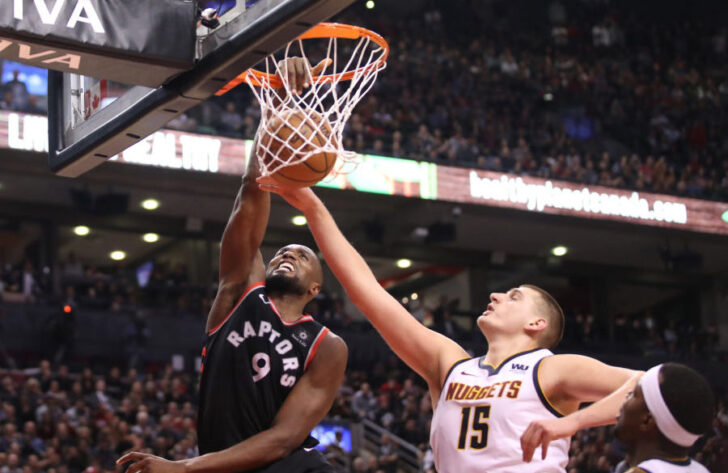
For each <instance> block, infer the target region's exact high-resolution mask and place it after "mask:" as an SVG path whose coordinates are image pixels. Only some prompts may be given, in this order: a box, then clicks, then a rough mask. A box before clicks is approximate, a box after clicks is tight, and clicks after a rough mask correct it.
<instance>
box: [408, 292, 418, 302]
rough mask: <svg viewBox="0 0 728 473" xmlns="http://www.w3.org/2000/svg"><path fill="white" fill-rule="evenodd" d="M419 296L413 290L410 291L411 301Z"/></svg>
mask: <svg viewBox="0 0 728 473" xmlns="http://www.w3.org/2000/svg"><path fill="white" fill-rule="evenodd" d="M419 297H420V295H419V294H417V293H416V292H413V293H412V294H411V295H410V299H412V300H413V301H416V300H417V299H418V298H419Z"/></svg>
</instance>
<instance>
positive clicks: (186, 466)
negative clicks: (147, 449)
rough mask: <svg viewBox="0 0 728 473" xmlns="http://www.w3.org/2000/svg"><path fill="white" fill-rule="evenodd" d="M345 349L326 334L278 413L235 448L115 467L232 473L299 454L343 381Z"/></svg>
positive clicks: (130, 457) (138, 458) (135, 456)
mask: <svg viewBox="0 0 728 473" xmlns="http://www.w3.org/2000/svg"><path fill="white" fill-rule="evenodd" d="M347 356H348V355H347V348H346V343H344V341H343V340H342V339H341V338H339V337H337V336H336V335H333V334H332V333H328V334H327V335H326V337H325V338H324V340H323V341H322V342H321V345H320V346H319V348H318V352H317V353H316V356H315V357H314V359H313V361H312V362H311V364H310V365H309V367H308V369H307V370H306V373H305V374H304V375H303V376H302V377H301V379H300V380H299V381H298V382H297V383H296V386H295V387H294V388H293V390H292V391H291V393H290V394H289V395H288V397H287V398H286V400H285V402H284V403H283V405H282V406H281V408H280V409H279V410H278V414H277V415H276V417H275V419H274V420H273V425H271V427H270V428H269V429H267V430H264V431H262V432H260V433H258V434H256V435H254V436H252V437H250V438H249V439H247V440H244V441H243V442H240V443H239V444H237V445H233V446H232V447H230V448H228V449H225V450H221V451H219V452H214V453H208V454H206V455H202V456H200V457H195V458H191V459H188V460H181V461H175V462H173V461H169V460H165V459H164V458H160V457H156V456H154V455H151V454H147V453H140V452H132V453H128V454H126V455H124V456H123V457H121V458H120V459H119V460H117V464H120V465H121V464H124V463H128V462H133V463H132V465H131V466H130V467H129V469H128V470H127V473H142V472H143V473H198V472H199V473H237V472H240V471H248V470H253V469H257V468H260V467H263V466H265V465H269V464H270V463H273V462H275V461H277V460H280V459H282V458H285V457H287V456H288V455H290V454H291V453H292V452H293V451H294V450H296V449H297V448H299V447H300V446H301V445H302V444H303V442H304V441H305V440H306V437H307V436H308V434H309V432H311V430H312V429H313V428H314V427H315V426H316V425H317V424H318V423H319V422H321V419H323V418H324V416H325V415H326V413H327V412H328V411H329V409H331V405H332V404H333V402H334V398H335V397H336V393H337V391H338V389H339V386H340V385H341V382H342V381H343V379H344V371H345V369H346V360H347Z"/></svg>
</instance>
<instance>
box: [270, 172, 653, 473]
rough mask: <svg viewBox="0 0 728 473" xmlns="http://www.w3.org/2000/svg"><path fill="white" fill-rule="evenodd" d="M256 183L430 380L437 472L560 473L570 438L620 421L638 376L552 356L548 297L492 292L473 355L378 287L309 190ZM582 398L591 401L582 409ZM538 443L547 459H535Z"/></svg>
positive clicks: (554, 328) (554, 306) (556, 333)
mask: <svg viewBox="0 0 728 473" xmlns="http://www.w3.org/2000/svg"><path fill="white" fill-rule="evenodd" d="M259 182H260V183H261V188H262V189H265V190H269V191H271V192H276V193H278V194H280V195H281V196H282V197H283V198H284V199H286V200H287V201H288V202H289V203H290V204H291V205H293V206H294V207H296V208H298V209H299V210H301V211H302V212H303V213H304V215H305V216H306V219H307V221H308V224H309V228H310V229H311V232H312V233H313V235H314V238H315V239H316V242H317V243H318V246H319V248H320V250H321V251H322V253H323V255H324V258H325V259H326V261H327V263H328V264H329V267H330V268H331V270H332V271H333V272H334V274H335V275H336V277H337V278H338V279H339V281H340V282H341V284H342V285H343V286H344V288H345V289H346V292H347V293H348V295H349V297H350V298H351V300H352V301H353V302H354V304H356V306H357V307H358V308H359V310H361V311H362V312H363V313H364V315H365V316H366V317H367V319H369V321H370V322H371V323H372V324H373V325H374V327H375V328H376V329H377V330H378V331H379V333H380V334H381V335H382V337H383V338H384V339H385V340H386V341H387V343H388V344H389V346H390V347H391V348H392V349H393V350H394V351H395V353H397V355H398V356H399V357H400V358H401V359H402V360H403V361H404V362H405V363H407V365H409V367H410V368H412V369H413V370H414V371H416V372H417V373H418V374H419V375H420V376H422V377H423V378H424V379H425V380H426V381H427V384H428V386H429V389H430V396H431V397H432V404H433V407H434V409H435V413H434V417H433V422H432V429H431V437H430V441H431V444H432V446H433V452H434V457H435V465H436V468H437V471H438V472H439V473H470V472H473V473H475V472H486V471H487V472H488V473H514V472H515V473H531V472H532V473H543V472H564V471H565V467H566V463H567V455H568V445H569V440H568V437H570V436H571V435H572V434H573V433H574V432H576V431H577V430H579V429H583V428H586V427H593V426H597V425H606V424H611V423H614V422H615V421H616V418H617V413H618V411H619V407H620V406H621V405H622V403H623V402H624V399H625V397H626V396H627V394H628V393H629V392H630V391H631V390H632V388H633V387H634V385H635V383H636V382H637V379H638V378H639V376H640V374H641V373H640V372H635V371H631V370H627V369H623V368H617V367H612V366H608V365H605V364H603V363H601V362H599V361H597V360H595V359H592V358H588V357H584V356H577V355H552V353H551V352H550V351H549V350H548V349H549V348H552V347H554V346H555V345H556V344H557V343H558V342H559V340H560V339H561V336H562V333H563V326H564V320H563V318H564V316H563V312H562V311H561V308H560V307H559V305H558V303H557V302H556V301H555V300H554V299H553V298H552V297H551V296H550V295H549V294H548V293H547V292H545V291H543V290H541V289H539V288H537V287H535V286H527V285H524V286H520V287H517V288H513V289H511V290H509V291H508V292H507V293H493V294H491V296H490V298H491V303H490V304H488V308H487V310H486V311H485V312H483V314H482V315H481V316H480V317H479V318H478V321H477V324H478V328H479V329H480V331H481V332H482V333H483V334H484V335H485V337H486V339H487V341H488V352H487V353H486V354H485V355H484V356H481V357H478V358H472V359H470V357H469V355H468V353H467V352H466V351H465V350H464V349H463V348H462V347H461V346H460V345H458V344H457V343H455V342H454V341H452V340H450V339H449V338H447V337H445V336H443V335H441V334H439V333H437V332H434V331H432V330H429V329H428V328H427V327H425V326H423V325H422V324H420V323H419V322H418V321H417V320H416V319H415V318H414V317H413V316H411V315H410V314H409V313H408V312H407V311H406V310H405V309H404V308H403V307H402V306H401V305H400V304H399V302H398V301H397V300H396V299H394V298H393V297H392V296H390V295H389V293H387V291H386V290H384V289H383V288H382V287H381V285H380V284H379V283H378V282H377V280H376V278H375V277H374V275H373V274H372V272H371V270H370V269H369V267H368V266H367V264H366V262H365V261H364V259H363V258H362V257H361V255H359V254H358V253H357V252H356V250H355V249H354V248H353V247H352V246H351V245H350V244H349V242H348V241H347V240H346V238H345V237H344V236H343V235H342V234H341V231H340V230H339V229H338V227H337V226H336V223H335V222H334V220H333V218H332V217H331V215H330V214H329V212H328V210H326V207H325V206H324V205H323V203H322V202H321V201H320V200H319V199H318V198H317V197H316V196H315V195H314V193H313V192H312V191H311V189H298V190H295V189H287V188H282V187H280V186H278V185H277V184H275V182H273V181H272V180H270V179H260V180H259ZM463 360H465V361H463ZM458 362H461V363H459V364H457V365H456V363H458ZM453 366H454V368H453ZM582 402H593V403H594V404H592V405H591V406H589V407H587V408H585V409H582V410H579V404H581V403H582ZM539 446H540V447H541V455H538V456H537V458H536V459H533V456H534V452H535V450H536V449H537V447H539ZM547 453H548V456H547ZM532 460H533V461H532Z"/></svg>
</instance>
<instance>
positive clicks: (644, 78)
mask: <svg viewBox="0 0 728 473" xmlns="http://www.w3.org/2000/svg"><path fill="white" fill-rule="evenodd" d="M376 11H377V10H376V9H375V10H372V11H370V12H369V15H367V16H366V17H363V16H362V13H361V12H359V11H357V12H353V13H344V14H343V15H342V17H341V18H340V19H339V20H340V21H342V22H349V23H352V24H366V25H368V26H369V27H371V28H372V29H374V30H376V31H378V32H379V33H381V34H382V35H383V36H384V37H385V38H386V39H387V40H388V41H389V43H390V45H391V47H392V51H391V57H392V59H393V60H390V61H389V64H388V66H387V69H386V72H384V73H382V74H381V77H380V79H379V80H378V82H377V83H376V85H375V88H374V90H373V91H372V93H370V94H369V95H367V96H366V98H365V100H364V102H363V103H362V104H360V105H359V107H358V108H357V109H356V113H354V115H353V116H352V117H351V120H350V121H349V124H348V127H347V129H346V132H345V147H346V148H348V149H352V150H356V151H359V152H362V153H369V154H379V155H385V156H395V157H407V158H411V159H418V160H427V161H435V162H440V163H446V164H452V165H459V166H468V167H477V168H481V169H488V170H493V171H502V172H509V173H516V174H525V175H535V176H541V177H547V178H553V179H565V180H571V181H576V182H582V183H585V184H592V185H595V184H599V185H605V186H614V187H623V188H629V189H636V190H645V191H648V190H649V191H655V192H660V193H669V194H677V195H685V196H690V197H698V198H708V199H719V200H728V160H726V159H724V158H725V157H726V154H728V137H726V136H725V133H723V130H725V129H726V127H727V126H728V117H727V114H728V112H726V110H728V108H727V107H726V101H727V100H728V75H727V72H728V68H727V67H726V57H727V56H726V40H727V39H728V30H727V29H726V28H725V27H724V26H723V27H713V26H710V25H706V24H704V23H701V22H700V21H699V20H697V19H695V18H691V17H689V16H688V17H685V18H681V19H680V20H679V21H678V20H674V19H671V20H669V21H668V20H665V21H664V22H659V21H657V20H655V21H654V22H653V23H652V24H649V25H648V27H645V24H644V21H645V19H644V18H643V17H641V16H640V15H639V13H638V12H635V11H633V9H630V8H624V7H620V6H619V5H618V4H617V2H609V1H588V2H563V3H562V2H560V1H553V2H551V3H550V4H549V7H548V10H547V11H548V15H547V16H548V18H546V19H545V20H546V21H543V20H544V19H543V18H541V19H539V21H538V22H533V21H532V22H528V21H524V17H523V16H524V15H525V13H522V12H520V11H519V7H518V6H517V5H507V4H506V3H505V2H478V1H466V2H458V4H457V5H455V6H448V8H446V9H443V8H437V4H436V3H433V6H432V7H431V8H430V9H425V11H421V12H419V14H418V15H414V16H407V17H405V18H403V17H398V16H397V15H392V14H391V12H390V11H387V12H386V13H382V14H379V15H377V13H376ZM526 20H527V19H526ZM473 32H477V34H473ZM14 73H15V71H12V70H8V71H5V73H4V76H3V77H5V78H6V79H7V80H6V82H5V83H4V84H3V86H2V90H3V93H2V94H0V97H2V100H0V109H5V110H16V111H21V112H27V113H45V111H44V103H43V102H44V99H45V97H39V96H37V95H34V94H30V93H29V92H28V87H27V86H26V84H25V83H24V82H23V80H22V77H20V78H19V77H18V75H17V74H14ZM259 114H260V112H259V109H258V106H257V104H255V103H253V101H252V96H251V94H250V93H249V91H248V90H246V88H245V87H239V88H238V89H235V90H234V91H233V92H232V93H229V94H227V95H225V96H223V97H218V98H213V99H211V100H207V101H205V102H204V103H202V104H201V105H200V106H198V107H196V108H195V109H193V110H192V111H190V112H189V113H187V114H185V115H183V116H181V117H179V118H177V119H175V120H173V121H172V122H170V123H169V124H168V127H169V128H173V129H177V130H183V131H188V132H196V133H204V134H214V135H223V136H230V137H238V138H248V139H250V138H252V137H253V136H254V134H255V130H256V127H257V123H258V118H259Z"/></svg>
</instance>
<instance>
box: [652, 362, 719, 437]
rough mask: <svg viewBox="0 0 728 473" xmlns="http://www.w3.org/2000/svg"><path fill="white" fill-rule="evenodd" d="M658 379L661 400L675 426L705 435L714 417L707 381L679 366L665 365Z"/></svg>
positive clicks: (710, 390) (690, 370) (713, 406)
mask: <svg viewBox="0 0 728 473" xmlns="http://www.w3.org/2000/svg"><path fill="white" fill-rule="evenodd" d="M660 377H661V378H662V381H661V382H660V392H661V393H662V398H663V399H664V400H665V404H666V405H667V408H668V409H669V410H670V413H671V414H672V416H673V417H674V418H675V420H676V421H677V423H678V424H680V425H681V426H682V427H683V428H684V429H685V430H687V431H688V432H691V433H693V434H696V435H702V434H704V433H706V432H708V431H709V430H710V428H711V427H712V425H713V418H714V417H715V397H714V395H713V390H712V389H710V385H709V384H708V381H707V380H706V379H705V378H704V377H703V376H702V375H701V374H700V373H698V372H697V371H695V370H694V369H692V368H690V367H688V366H685V365H682V364H679V363H664V364H663V365H662V368H661V369H660Z"/></svg>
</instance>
